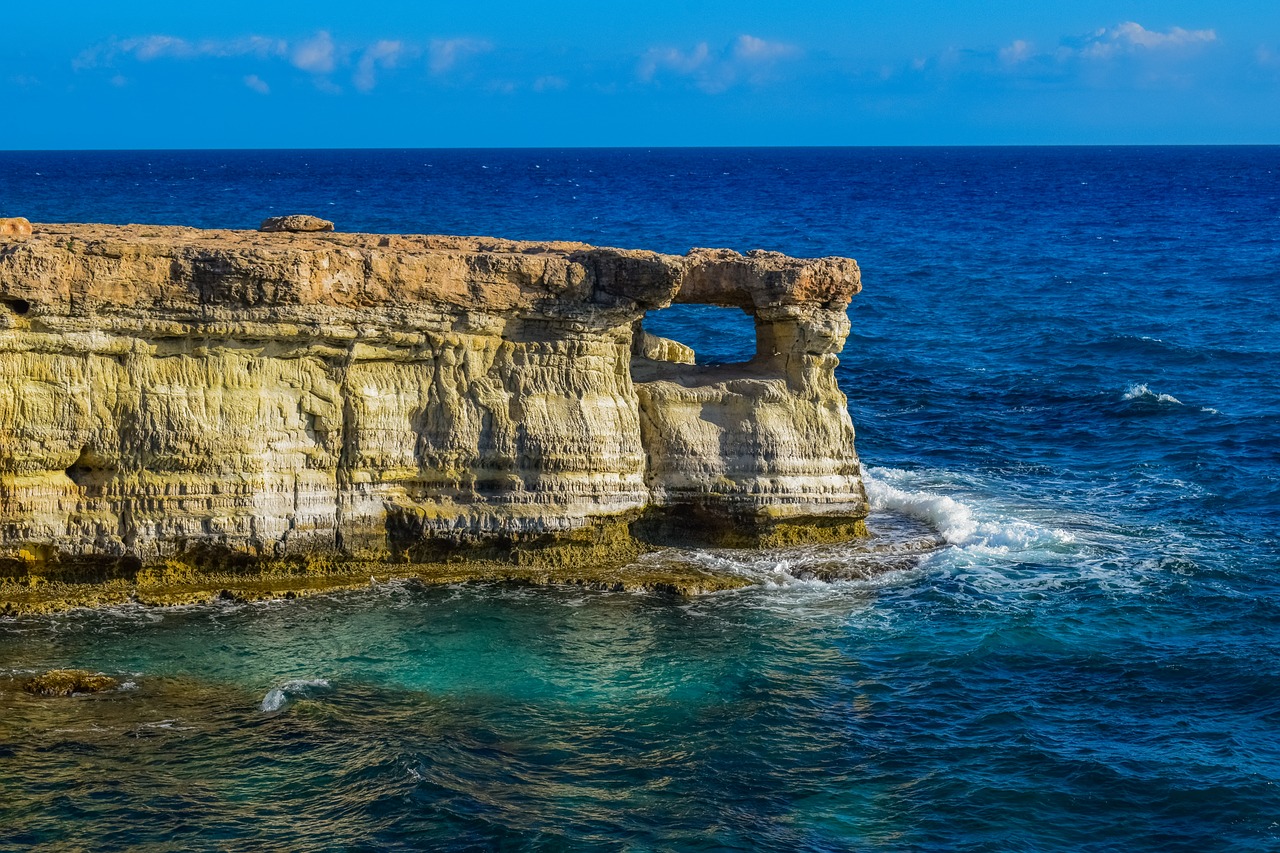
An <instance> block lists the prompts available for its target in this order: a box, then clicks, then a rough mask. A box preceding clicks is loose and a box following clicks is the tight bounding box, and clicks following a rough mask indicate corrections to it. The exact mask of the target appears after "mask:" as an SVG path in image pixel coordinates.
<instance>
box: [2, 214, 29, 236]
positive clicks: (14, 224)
mask: <svg viewBox="0 0 1280 853" xmlns="http://www.w3.org/2000/svg"><path fill="white" fill-rule="evenodd" d="M30 235H31V223H30V222H28V221H27V220H26V219H24V218H23V217H21V216H7V217H0V237H29V236H30Z"/></svg>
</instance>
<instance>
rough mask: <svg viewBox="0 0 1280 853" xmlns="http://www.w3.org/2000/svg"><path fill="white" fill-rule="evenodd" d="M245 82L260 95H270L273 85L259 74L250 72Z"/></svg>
mask: <svg viewBox="0 0 1280 853" xmlns="http://www.w3.org/2000/svg"><path fill="white" fill-rule="evenodd" d="M244 84H245V85H246V86H248V87H249V88H250V89H252V90H253V91H255V92H257V93H258V94H259V95H270V94H271V87H270V86H268V85H267V81H266V80H263V79H262V78H261V77H259V76H258V75H257V74H249V75H247V76H246V77H245V78H244Z"/></svg>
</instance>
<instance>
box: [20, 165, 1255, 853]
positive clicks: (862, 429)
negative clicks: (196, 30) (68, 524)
mask: <svg viewBox="0 0 1280 853" xmlns="http://www.w3.org/2000/svg"><path fill="white" fill-rule="evenodd" d="M292 212H307V213H315V214H318V215H321V216H325V217H327V218H331V219H334V220H335V221H336V222H337V223H338V227H339V228H340V229H342V230H368V231H405V232H428V233H462V234H490V235H498V236H504V237H511V238H522V239H550V238H556V239H580V240H585V241H589V242H593V243H598V244H606V245H618V246H627V247H641V248H652V249H658V250H663V251H670V252H678V253H682V252H684V251H686V250H687V249H689V248H690V247H693V246H729V247H733V248H737V249H741V250H747V249H752V248H766V249H774V250H778V251H782V252H786V253H789V254H793V255H800V256H821V255H848V256H852V257H855V258H857V259H858V260H859V261H860V262H861V264H862V267H863V274H864V285H865V289H864V291H863V293H862V294H861V295H859V296H857V297H855V299H854V304H853V306H852V307H851V309H850V311H851V318H852V322H853V334H852V335H851V337H850V339H849V343H848V346H847V347H846V349H845V351H844V353H843V356H842V362H841V366H840V370H839V378H840V381H841V385H842V387H843V388H844V390H845V392H846V393H847V394H848V397H849V406H850V410H851V412H852V414H853V418H854V422H855V424H856V425H857V428H858V450H859V452H860V454H861V457H862V460H863V463H864V466H865V468H866V472H867V485H868V490H869V492H870V495H871V497H872V500H873V503H874V505H875V506H876V507H877V510H878V511H879V512H880V513H884V514H890V513H896V514H899V515H904V516H907V517H909V518H912V519H915V520H917V521H918V522H920V523H922V524H927V525H929V526H930V527H932V528H933V529H934V530H936V531H937V532H938V533H939V534H941V535H942V536H943V537H944V538H945V540H946V542H947V545H946V546H945V547H943V548H941V549H938V550H936V551H934V552H932V553H930V554H928V555H926V556H924V557H923V558H920V559H911V560H905V561H904V560H897V561H893V560H890V561H886V562H885V563H884V565H883V566H882V567H881V568H882V569H883V571H878V572H874V573H870V574H869V575H868V576H867V577H866V578H865V579H863V580H858V581H848V582H841V583H834V584H825V583H820V582H816V581H811V580H805V579H804V578H805V577H806V575H807V573H806V572H805V566H806V565H809V564H811V563H812V562H814V561H831V560H836V561H839V560H854V559H857V557H856V555H855V554H853V553H852V551H849V552H845V551H841V550H840V549H825V550H819V549H812V550H806V549H791V550H788V551H783V552H762V553H758V554H750V553H743V552H695V553H691V554H688V555H686V556H687V558H688V559H695V560H700V561H705V562H708V563H715V564H717V565H720V566H722V567H729V568H732V569H733V570H736V571H741V572H744V573H748V574H751V575H753V576H755V577H758V578H759V579H760V580H761V581H762V583H761V585H760V586H757V587H754V588H751V589H748V590H745V591H740V592H733V593H727V594H718V595H712V596H706V597H702V598H697V599H691V600H685V599H677V598H670V597H664V596H653V595H640V594H621V593H584V592H581V591H570V590H563V589H536V588H518V587H504V586H472V587H456V588H452V587H451V588H434V589H422V588H415V587H412V586H408V585H399V584H388V585H382V586H379V587H376V588H373V589H371V590H370V591H368V592H362V593H347V594H342V595H333V596H326V597H322V598H317V599H308V600H303V601H293V602H279V603H263V604H251V605H240V604H228V605H225V606H209V607H194V608H185V609H174V610H128V609H124V610H116V611H107V612H99V613H84V612H79V613H69V614H63V615H60V616H55V617H46V618H23V619H6V620H0V676H4V675H17V674H21V673H24V672H27V671H32V670H38V669H42V668H47V667H54V666H75V667H86V668H90V669H94V670H100V671H103V672H106V673H109V674H112V675H115V676H117V677H119V678H120V679H121V680H122V681H123V682H126V684H125V687H124V688H123V689H121V690H119V691H116V692H113V693H109V694H105V695H102V696H96V697H78V698H72V699H66V700H57V701H55V700H47V699H45V700H37V699H34V698H32V697H28V696H25V695H23V694H20V693H18V692H16V691H14V690H12V689H6V688H3V687H0V848H4V849H21V848H25V847H28V846H43V848H44V849H81V848H91V849H102V850H125V849H143V850H176V849H245V850H249V849H253V850H257V849H262V848H263V847H266V846H275V847H279V848H283V849H299V850H303V849H306V850H327V849H349V850H383V849H390V850H397V849H398V850H409V849H444V850H492V849H501V850H579V849H581V850H636V851H640V850H708V851H709V850H736V849H742V850H806V851H837V850H866V851H900V850H901V851H906V850H945V851H988V850H989V851H1009V850H1021V851H1042V850H1063V851H1067V850H1070V851H1146V850H1150V851H1156V850H1159V851H1168V850H1173V851H1179V850H1185V851H1197V852H1198V853H1199V851H1210V850H1231V851H1236V850H1239V851H1274V850H1277V849H1280V789H1278V787H1277V781H1278V780H1280V575H1278V574H1277V569H1280V565H1278V563H1280V558H1278V555H1280V529H1278V527H1280V438H1278V437H1277V427H1280V378H1277V369H1278V368H1280V148H1276V147H1257V148H1247V147H1240V148H1235V147H1233V148H1004V149H980V148H978V149H972V148H970V149H964V148H958V149H947V148H932V149H930V148H922V149H876V148H863V149H732V150H565V151H555V150H520V151H516V150H507V151H501V150H499V151H273V152H96V153H12V152H11V153H4V152H0V215H25V216H27V217H28V218H30V219H32V220H33V221H105V222H121V223H123V222H150V223H174V224H189V225H201V226H217V227H254V226H256V224H257V223H258V222H259V221H260V220H261V219H262V218H263V217H265V216H268V215H273V214H280V213H292ZM651 327H652V328H654V329H655V330H656V331H659V332H660V333H665V334H668V335H670V336H672V337H676V338H678V339H680V340H682V341H684V342H686V343H688V344H690V345H692V346H694V347H695V349H697V350H698V352H699V357H700V358H701V359H703V360H707V361H717V360H734V359H736V358H740V357H742V356H743V355H744V354H745V353H746V352H747V351H748V349H744V348H743V347H744V344H745V346H746V347H748V348H749V347H750V345H751V342H750V339H749V333H748V332H747V331H746V330H747V329H748V328H749V325H748V324H747V322H746V318H745V316H744V315H742V314H741V313H736V312H733V311H731V310H718V309H710V308H681V309H670V310H668V311H666V312H662V313H661V315H655V316H653V317H652V318H651ZM735 330H742V331H743V332H744V334H745V335H746V337H743V336H741V335H738V334H736V331H735ZM884 517H885V518H888V517H889V516H887V515H886V516H884Z"/></svg>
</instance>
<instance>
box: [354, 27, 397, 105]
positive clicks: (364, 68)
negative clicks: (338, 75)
mask: <svg viewBox="0 0 1280 853" xmlns="http://www.w3.org/2000/svg"><path fill="white" fill-rule="evenodd" d="M404 49H405V48H404V44H403V43H402V42H398V41H390V40H387V39H383V40H382V41H376V42H374V43H373V44H371V45H369V47H367V48H365V51H364V53H362V54H361V55H360V61H359V62H357V63H356V74H355V78H354V81H353V82H354V83H355V84H356V88H357V89H359V90H360V91H361V92H368V91H371V90H372V89H373V87H374V86H376V85H378V68H379V67H381V68H394V67H395V66H396V63H397V62H398V61H399V60H400V56H401V54H403V53H404Z"/></svg>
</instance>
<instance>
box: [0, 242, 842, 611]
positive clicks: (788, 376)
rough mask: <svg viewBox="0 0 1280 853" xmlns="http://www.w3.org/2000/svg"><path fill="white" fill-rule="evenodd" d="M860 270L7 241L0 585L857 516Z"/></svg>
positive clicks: (407, 251)
mask: <svg viewBox="0 0 1280 853" xmlns="http://www.w3.org/2000/svg"><path fill="white" fill-rule="evenodd" d="M858 288H859V275H858V267H857V264H856V263H854V262H853V261H852V260H849V259H845V258H825V259H820V260H799V259H795V258H788V257H786V256H783V255H778V254H775V253H768V252H752V253H749V254H748V255H745V256H743V255H740V254H738V253H736V252H731V251H728V250H710V249H699V250H694V251H693V252H691V253H690V254H689V255H687V256H685V257H679V256H673V255H663V254H658V253H654V252H645V251H634V250H623V249H608V248H597V247H592V246H587V245H584V244H581V243H520V242H511V241H504V240H496V239H486V238H461V237H436V236H407V235H361V234H326V235H324V236H323V237H321V236H310V235H306V234H298V235H296V236H294V237H292V238H291V239H289V240H279V239H275V238H272V237H269V236H265V235H260V234H256V233H253V232H244V231H203V230H198V229H194V228H175V227H158V226H107V225H41V226H40V227H39V229H38V233H36V234H35V235H34V236H33V237H31V238H29V239H27V240H24V241H22V242H20V243H14V244H12V245H11V246H10V247H9V248H8V249H6V250H5V251H4V252H0V579H3V578H5V577H8V578H11V579H18V580H24V582H25V581H26V580H32V579H37V578H41V579H44V580H49V581H77V580H94V581H101V580H106V579H113V578H114V579H119V580H125V581H129V582H134V581H136V582H137V583H138V584H139V585H140V586H141V585H144V584H146V585H150V586H152V587H154V586H156V585H158V584H169V585H171V586H172V585H178V586H179V587H181V585H183V584H202V583H203V581H202V579H207V578H208V577H211V576H214V575H217V576H219V577H231V578H234V577H243V576H246V575H253V574H256V573H261V572H264V571H274V572H277V573H280V574H286V575H303V576H314V575H330V574H342V573H344V572H349V571H351V567H352V566H353V565H354V564H355V563H358V562H360V561H372V562H385V561H389V562H392V563H413V564H424V563H432V564H435V563H446V562H449V561H454V560H467V561H481V562H474V564H475V565H486V566H492V565H494V564H495V562H497V563H502V562H505V563H507V564H511V565H515V566H518V567H524V569H522V571H526V570H530V569H533V568H537V569H538V570H539V571H542V570H544V569H545V570H547V571H548V572H549V573H550V575H549V576H557V577H559V576H572V577H588V576H591V571H590V570H587V569H584V568H583V567H584V566H594V565H604V564H611V565H616V564H619V563H622V562H625V561H627V560H628V559H630V558H632V557H634V556H635V555H636V554H637V553H638V552H640V551H642V550H644V549H646V548H649V547H651V546H653V545H655V544H666V543H673V542H674V543H677V544H694V543H707V544H720V545H733V546H741V545H762V544H763V545H781V544H794V543H799V542H813V541H834V540H842V539H847V538H850V537H854V536H858V535H862V534H864V533H865V527H864V526H863V519H864V517H865V515H866V512H867V501H866V495H865V492H864V490H863V487H862V482H861V477H860V469H859V465H858V459H857V456H856V454H855V452H854V447H853V439H854V431H853V424H852V422H851V421H850V418H849V414H848V410H847V407H846V401H845V397H844V395H843V394H842V393H841V392H840V390H839V388H838V387H837V385H836V381H835V375H834V369H835V366H836V364H837V355H838V353H839V352H840V350H841V348H842V346H843V344H844V341H845V338H846V336H847V334H848V332H849V321H848V319H847V317H846V314H845V309H846V307H847V305H848V302H849V300H850V298H851V296H852V295H853V294H854V293H856V292H857V290H858ZM673 301H675V302H703V303H708V304H714V305H724V306H731V307H736V308H739V309H741V310H744V311H746V312H747V313H749V314H751V315H753V316H754V318H755V320H756V337H757V352H756V355H755V357H754V358H752V359H751V360H749V361H747V362H745V363H742V364H734V365H718V366H701V365H697V364H693V363H691V362H692V361H693V360H694V359H693V352H692V350H691V349H690V348H689V347H688V346H686V345H684V344H681V343H679V342H674V341H665V340H663V339H660V338H655V337H654V336H652V335H649V334H648V333H646V332H645V331H644V329H643V317H644V315H645V313H646V312H647V311H650V310H652V309H656V308H661V307H664V306H666V305H669V304H671V303H672V302H673ZM468 564H469V565H470V564H473V563H472V562H469V563H468ZM535 574H536V572H535ZM365 575H366V576H367V575H368V572H367V571H366V572H365ZM224 586H227V587H230V586H231V584H230V583H226V584H224ZM217 588H222V587H217ZM237 588H238V587H237Z"/></svg>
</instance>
